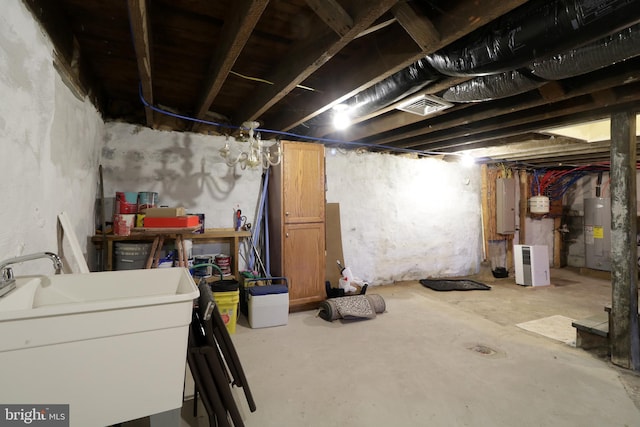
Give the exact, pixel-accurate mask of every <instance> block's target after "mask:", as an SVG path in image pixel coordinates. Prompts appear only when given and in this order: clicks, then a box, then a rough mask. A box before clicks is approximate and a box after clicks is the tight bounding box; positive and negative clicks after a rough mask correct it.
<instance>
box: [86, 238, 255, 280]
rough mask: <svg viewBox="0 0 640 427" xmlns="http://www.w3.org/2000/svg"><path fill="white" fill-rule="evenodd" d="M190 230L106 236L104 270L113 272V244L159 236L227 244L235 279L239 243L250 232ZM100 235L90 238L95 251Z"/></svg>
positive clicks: (149, 239) (99, 243) (97, 247)
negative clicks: (202, 231) (195, 231)
mask: <svg viewBox="0 0 640 427" xmlns="http://www.w3.org/2000/svg"><path fill="white" fill-rule="evenodd" d="M193 229H194V228H193V227H191V228H153V229H151V228H134V229H133V230H132V231H131V234H130V235H129V236H116V235H114V234H107V236H106V240H107V262H106V266H105V270H113V243H114V242H126V241H129V242H131V241H151V242H152V241H154V240H155V239H156V237H157V236H158V235H159V234H161V235H162V236H164V241H165V242H166V241H167V240H174V241H175V240H176V238H177V237H178V236H181V238H182V239H188V240H192V241H193V244H194V245H195V244H198V243H228V244H229V251H230V252H231V268H232V270H231V274H233V275H234V276H236V277H237V274H238V253H239V251H240V241H241V239H245V238H247V237H250V236H251V232H250V231H235V230H233V229H232V228H207V229H205V232H204V233H194V232H193ZM103 239H104V237H103V236H102V235H96V236H93V237H92V238H91V242H92V243H93V244H94V245H95V246H96V249H98V250H101V249H102V241H103Z"/></svg>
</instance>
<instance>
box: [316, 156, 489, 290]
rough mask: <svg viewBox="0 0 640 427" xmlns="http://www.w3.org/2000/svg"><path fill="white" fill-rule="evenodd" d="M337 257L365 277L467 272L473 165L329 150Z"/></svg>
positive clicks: (378, 280) (474, 237)
mask: <svg viewBox="0 0 640 427" xmlns="http://www.w3.org/2000/svg"><path fill="white" fill-rule="evenodd" d="M331 153H332V151H331V150H327V158H326V169H327V186H328V189H327V202H330V203H339V204H340V216H341V219H340V221H341V227H342V243H343V252H344V257H345V259H344V262H345V264H346V265H348V266H350V267H351V270H352V271H353V274H355V275H356V276H358V277H361V278H363V279H365V280H368V281H370V282H371V283H372V284H387V283H391V282H394V281H398V280H416V279H422V278H427V277H453V276H461V275H468V274H474V273H477V272H478V271H479V268H480V262H481V260H482V237H481V234H482V228H481V221H480V211H481V201H480V168H479V167H478V166H473V167H472V168H470V169H466V168H464V167H463V166H461V165H460V164H459V163H455V162H452V163H449V162H445V161H442V160H437V159H433V158H423V159H413V158H407V157H401V156H397V155H390V154H378V153H369V154H357V153H356V152H353V151H350V152H347V153H344V154H343V153H341V152H339V151H336V152H335V154H333V155H332V154H331Z"/></svg>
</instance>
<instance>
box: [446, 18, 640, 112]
mask: <svg viewBox="0 0 640 427" xmlns="http://www.w3.org/2000/svg"><path fill="white" fill-rule="evenodd" d="M638 55H640V24H636V25H634V26H632V27H629V28H626V29H624V30H622V31H620V32H618V33H616V34H612V35H610V36H607V37H604V38H602V39H600V40H598V41H596V42H593V43H590V44H587V45H584V46H582V47H579V48H577V49H572V50H570V51H568V52H564V53H561V54H558V55H554V56H552V57H550V58H547V59H543V60H538V61H534V62H533V64H531V65H529V66H528V70H527V72H524V70H523V71H522V72H520V71H508V72H506V73H502V74H496V75H490V76H481V77H476V78H474V79H473V80H469V81H466V82H464V83H461V84H459V85H456V86H453V87H451V88H449V89H447V90H446V91H445V92H444V94H443V95H442V97H443V98H444V99H445V100H447V101H449V102H480V101H489V100H493V99H501V98H507V97H509V96H513V95H518V94H520V93H524V92H527V91H529V90H532V89H536V88H538V87H540V86H542V85H543V84H545V83H546V81H549V80H562V79H566V78H570V77H575V76H578V75H581V74H586V73H590V72H592V71H595V70H598V69H600V68H604V67H606V66H609V65H613V64H615V63H618V62H622V61H625V60H627V59H631V58H633V57H635V56H638Z"/></svg>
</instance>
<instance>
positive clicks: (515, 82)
mask: <svg viewBox="0 0 640 427" xmlns="http://www.w3.org/2000/svg"><path fill="white" fill-rule="evenodd" d="M545 83H546V81H545V80H540V79H533V78H530V77H527V75H525V74H523V73H521V72H519V71H507V72H506V73H502V74H495V75H491V76H480V77H476V78H474V79H472V80H468V81H466V82H463V83H460V84H458V85H456V86H452V87H450V88H449V89H447V90H446V91H444V93H443V94H442V98H443V99H444V100H445V101H449V102H482V101H490V100H492V99H501V98H507V97H509V96H513V95H518V94H520V93H524V92H529V91H530V90H533V89H537V88H539V87H540V86H542V85H543V84H545Z"/></svg>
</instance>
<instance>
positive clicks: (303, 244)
mask: <svg viewBox="0 0 640 427" xmlns="http://www.w3.org/2000/svg"><path fill="white" fill-rule="evenodd" d="M283 238H284V245H283V246H284V247H283V252H284V259H283V263H284V271H285V274H286V276H287V279H288V281H289V304H290V307H291V309H292V310H294V311H295V310H304V309H307V308H313V307H314V306H317V303H318V302H320V301H323V300H324V299H325V296H326V291H325V287H324V272H325V252H324V246H325V245H324V223H319V222H310V223H302V224H287V225H285V227H284V236H283Z"/></svg>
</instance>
